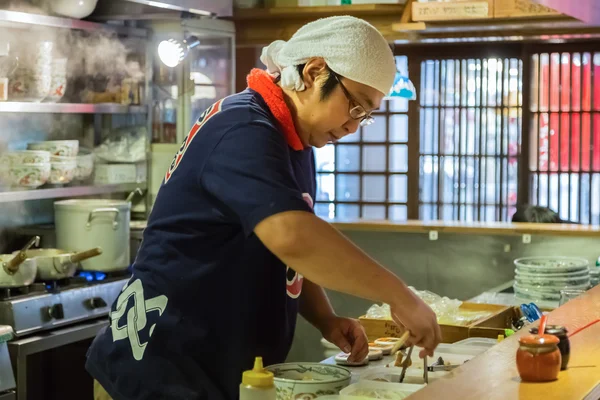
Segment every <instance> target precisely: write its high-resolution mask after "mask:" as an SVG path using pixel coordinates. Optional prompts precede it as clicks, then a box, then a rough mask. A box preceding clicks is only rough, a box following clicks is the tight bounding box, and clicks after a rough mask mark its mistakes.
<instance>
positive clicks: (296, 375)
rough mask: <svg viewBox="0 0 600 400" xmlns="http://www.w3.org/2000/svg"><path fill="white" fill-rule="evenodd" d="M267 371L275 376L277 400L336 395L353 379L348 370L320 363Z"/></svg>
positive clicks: (295, 364) (291, 364) (281, 365)
mask: <svg viewBox="0 0 600 400" xmlns="http://www.w3.org/2000/svg"><path fill="white" fill-rule="evenodd" d="M267 370H269V371H271V372H272V373H273V375H275V389H276V391H277V400H293V399H304V398H308V399H312V398H317V397H319V396H325V395H336V394H339V392H340V391H341V390H342V389H343V388H345V387H346V386H348V385H349V384H350V378H351V373H350V371H349V370H347V369H346V368H342V367H340V366H337V365H326V364H318V363H285V364H276V365H271V366H269V367H267ZM302 395H304V396H305V397H302ZM311 396H312V397H311Z"/></svg>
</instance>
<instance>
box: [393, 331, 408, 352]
mask: <svg viewBox="0 0 600 400" xmlns="http://www.w3.org/2000/svg"><path fill="white" fill-rule="evenodd" d="M409 337H410V331H409V330H408V329H407V330H406V331H404V333H403V334H402V336H400V340H398V341H397V342H396V344H394V347H392V351H391V353H390V354H396V352H397V351H398V350H400V347H402V346H403V345H404V343H406V341H407V340H408V338H409Z"/></svg>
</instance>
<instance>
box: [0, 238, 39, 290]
mask: <svg viewBox="0 0 600 400" xmlns="http://www.w3.org/2000/svg"><path fill="white" fill-rule="evenodd" d="M39 243H40V237H39V236H36V237H34V238H32V239H31V240H30V241H29V242H27V244H26V245H25V246H24V247H23V248H22V249H21V250H19V251H17V252H16V254H0V263H1V264H2V268H0V287H4V288H7V287H22V286H29V285H31V284H32V283H33V281H34V280H35V275H36V273H37V262H36V261H35V260H34V259H29V258H27V255H26V252H27V250H29V249H30V248H31V246H33V245H34V244H35V245H36V246H37V245H38V244H39Z"/></svg>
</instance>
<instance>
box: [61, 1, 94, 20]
mask: <svg viewBox="0 0 600 400" xmlns="http://www.w3.org/2000/svg"><path fill="white" fill-rule="evenodd" d="M97 2H98V0H52V1H51V2H50V5H51V7H52V11H54V12H55V13H57V14H60V15H64V16H65V17H69V18H85V17H87V16H88V15H90V14H91V13H92V12H94V9H95V8H96V3H97Z"/></svg>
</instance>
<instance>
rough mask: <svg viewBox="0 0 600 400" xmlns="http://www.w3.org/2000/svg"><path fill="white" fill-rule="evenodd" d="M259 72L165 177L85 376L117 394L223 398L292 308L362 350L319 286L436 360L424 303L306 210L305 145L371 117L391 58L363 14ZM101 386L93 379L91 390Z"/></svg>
mask: <svg viewBox="0 0 600 400" xmlns="http://www.w3.org/2000/svg"><path fill="white" fill-rule="evenodd" d="M261 60H262V61H263V62H264V63H265V64H266V65H267V67H268V69H267V71H262V70H253V71H252V72H251V73H250V75H249V76H248V86H249V88H248V89H247V90H245V91H244V92H242V93H240V94H237V95H233V96H230V97H227V98H225V99H223V100H219V101H217V103H215V104H214V105H213V106H211V107H210V108H209V109H208V110H206V111H205V112H204V114H203V115H202V116H201V117H200V119H199V120H198V122H197V123H196V125H195V126H194V127H193V128H192V130H191V132H190V133H189V135H188V137H187V138H186V139H185V141H184V143H183V144H182V146H181V148H180V150H179V152H178V153H177V155H176V156H175V159H174V160H173V163H172V165H171V167H170V168H169V170H168V171H167V173H166V175H165V179H164V182H163V186H162V187H161V189H160V191H159V193H158V196H157V198H156V203H155V205H154V208H153V210H152V213H151V215H150V218H149V221H148V227H147V229H146V230H145V232H144V241H143V244H142V246H141V248H140V250H139V253H138V255H137V258H136V261H135V263H134V266H133V276H132V278H131V280H130V281H129V283H128V285H127V286H126V287H125V288H124V289H123V292H122V293H121V295H120V297H119V298H118V299H117V301H116V302H115V304H114V305H113V309H112V313H111V326H110V327H109V328H107V329H106V330H104V331H103V332H101V333H100V334H99V335H98V337H97V338H96V339H95V341H94V343H93V344H92V347H91V348H90V350H89V353H88V363H87V369H88V371H89V372H90V373H91V374H92V375H93V376H94V378H95V379H96V380H97V381H98V382H99V384H100V385H101V386H102V387H104V389H105V390H106V392H108V394H109V395H110V396H112V398H114V399H116V400H125V399H127V400H129V399H211V400H215V399H217V400H218V399H235V398H237V394H238V387H239V384H240V381H241V376H242V372H243V371H244V370H246V369H249V368H251V366H252V363H253V360H254V357H256V356H262V357H263V358H264V360H265V364H267V365H268V364H273V363H278V362H283V361H284V360H285V358H286V356H287V353H288V351H289V348H290V346H291V343H292V338H293V332H294V328H295V323H296V317H297V313H298V312H300V313H301V314H302V315H303V316H304V317H305V318H306V319H307V320H308V321H309V322H311V323H312V324H313V325H314V326H315V327H317V328H318V329H319V330H320V331H321V332H322V334H323V336H324V337H325V338H326V339H328V340H330V341H331V342H333V343H335V344H336V345H337V346H339V347H340V348H341V349H342V350H343V351H346V352H349V353H352V356H351V359H353V360H360V359H363V358H364V357H365V356H366V355H367V352H368V346H367V340H366V337H365V333H364V331H363V329H362V328H361V326H360V325H359V324H358V322H357V321H355V320H352V319H347V318H341V317H338V316H337V315H336V314H335V313H334V311H333V309H332V307H331V305H330V304H329V301H328V299H327V296H326V295H325V292H324V290H323V287H325V288H328V289H332V290H337V291H340V292H344V293H349V294H353V295H356V296H360V297H363V298H366V299H369V300H371V301H374V302H385V303H388V304H390V306H391V308H392V311H393V313H394V318H395V320H396V321H397V322H398V323H400V324H403V325H404V326H405V327H406V328H407V329H409V330H410V332H411V334H412V337H411V342H412V343H414V344H417V345H420V346H421V347H423V348H424V349H423V351H422V352H421V356H424V355H425V354H432V352H433V350H434V349H435V347H436V346H437V344H438V343H439V341H440V330H439V327H438V325H437V322H436V316H435V314H434V313H433V312H432V310H431V309H430V308H429V307H428V306H427V305H426V304H425V303H423V302H422V301H421V300H420V299H419V298H418V297H416V296H415V295H414V294H413V293H412V291H410V290H409V289H408V288H407V286H406V285H405V284H404V283H403V282H402V281H401V280H400V279H399V278H398V277H396V276H395V275H394V274H392V273H390V272H389V271H388V270H386V269H385V268H383V267H382V266H380V265H379V264H378V263H376V262H375V261H374V260H372V259H371V258H369V257H368V256H367V255H366V254H365V253H363V252H362V251H361V250H360V249H358V248H357V247H356V246H354V245H353V244H352V243H351V242H349V241H348V240H347V239H346V238H345V237H344V236H343V235H341V234H340V233H339V232H338V231H337V230H335V229H334V228H333V227H331V226H330V225H329V224H328V223H326V222H325V221H323V220H321V219H319V218H318V217H316V216H315V215H314V213H313V211H312V205H313V199H314V197H315V186H316V182H315V171H314V157H313V152H312V147H313V146H314V147H322V146H324V145H326V144H327V143H329V142H335V141H337V140H339V139H341V138H342V137H344V136H346V135H349V134H352V133H354V132H355V131H356V130H357V129H358V127H359V125H360V124H366V123H369V122H371V116H370V114H371V112H372V111H373V110H375V109H377V108H379V106H380V105H381V102H382V99H383V98H384V96H385V94H386V93H387V92H388V91H389V90H390V88H391V86H392V84H393V80H394V76H395V73H396V67H395V62H394V57H393V55H392V52H391V50H390V48H389V46H388V44H387V43H386V41H385V39H384V38H383V37H382V36H381V34H379V33H378V32H377V30H376V29H375V28H373V27H372V26H371V25H369V24H368V23H366V22H364V21H362V20H359V19H356V18H352V17H332V18H327V19H322V20H319V21H316V22H313V23H310V24H308V25H306V26H304V27H302V28H301V29H300V30H299V31H298V32H297V33H296V34H295V35H294V36H293V37H292V39H291V40H290V41H289V42H287V43H286V42H282V41H277V42H274V43H272V44H271V45H270V46H269V47H267V48H265V49H264V51H263V56H262V57H261ZM98 386H99V385H98Z"/></svg>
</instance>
